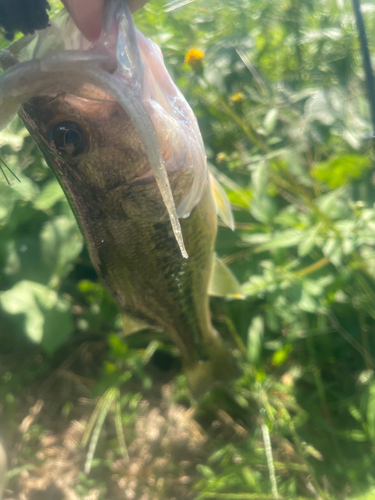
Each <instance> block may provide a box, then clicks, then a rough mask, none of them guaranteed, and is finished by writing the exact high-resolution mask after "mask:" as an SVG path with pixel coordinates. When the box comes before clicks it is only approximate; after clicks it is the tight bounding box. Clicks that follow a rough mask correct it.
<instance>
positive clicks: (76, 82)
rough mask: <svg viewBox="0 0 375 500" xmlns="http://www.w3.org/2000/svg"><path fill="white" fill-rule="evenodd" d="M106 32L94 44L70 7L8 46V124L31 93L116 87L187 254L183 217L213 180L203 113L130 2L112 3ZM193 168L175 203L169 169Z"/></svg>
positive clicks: (1, 87) (0, 123)
mask: <svg viewBox="0 0 375 500" xmlns="http://www.w3.org/2000/svg"><path fill="white" fill-rule="evenodd" d="M105 17H106V22H105V23H104V29H103V31H102V34H101V37H100V39H99V40H98V41H97V42H95V43H94V44H91V43H90V42H88V41H87V40H86V39H85V38H84V37H83V36H82V34H81V33H80V32H79V30H78V29H77V28H76V26H75V25H74V23H73V21H72V20H71V18H70V17H69V15H68V13H67V12H66V11H62V12H61V13H60V14H58V15H57V16H56V17H55V18H54V19H52V20H51V23H50V27H48V28H47V29H45V30H42V31H40V32H37V33H36V34H35V35H28V36H24V37H23V38H21V39H20V40H18V41H17V42H15V43H13V44H12V45H10V46H9V47H8V49H6V50H3V51H1V52H0V62H1V64H2V66H3V68H4V69H5V70H6V71H5V72H4V73H3V74H2V75H0V130H1V129H2V128H4V127H5V126H6V125H7V123H8V122H9V121H10V120H11V119H12V118H13V116H14V115H15V114H16V113H17V112H18V111H19V110H20V108H21V106H22V105H23V104H24V103H25V102H27V101H28V100H29V99H30V98H32V97H35V96H37V95H43V94H47V93H50V92H51V91H54V92H71V93H72V94H75V95H77V96H79V97H85V85H84V84H90V92H91V93H92V91H93V90H92V89H93V86H95V87H97V88H98V89H100V90H102V91H104V92H106V93H108V94H110V95H111V96H112V97H113V98H114V99H116V100H117V102H118V103H119V104H120V105H121V106H122V108H123V109H124V110H125V112H126V113H127V115H128V116H129V118H130V119H131V122H132V124H133V126H134V128H135V129H136V131H137V132H138V134H139V136H140V138H141V140H142V142H143V144H144V146H145V150H146V153H147V157H148V160H149V163H150V167H151V170H150V172H149V174H146V176H151V175H153V176H154V177H155V180H156V182H157V185H158V188H159V190H160V193H161V196H162V198H163V201H164V204H165V206H166V208H167V211H168V214H169V218H170V221H171V224H172V228H173V232H174V235H175V237H176V240H177V242H178V245H179V247H180V250H181V253H182V255H183V257H185V258H187V256H188V255H187V252H186V249H185V245H184V241H183V237H182V232H181V227H180V222H179V217H182V218H184V217H188V216H189V214H190V212H191V210H192V209H193V208H194V207H195V206H196V205H197V204H198V203H199V202H200V200H201V199H202V196H203V193H204V190H205V188H206V185H207V182H208V172H207V166H206V157H205V152H204V145H203V141H202V137H201V134H200V131H199V128H198V124H197V120H196V118H195V116H194V113H193V112H192V110H191V108H190V106H189V105H188V103H187V102H186V100H185V98H184V97H183V95H182V94H181V92H180V91H179V90H178V88H177V87H176V86H175V84H174V83H173V81H172V79H171V77H170V76H169V74H168V72H167V70H166V68H165V66H164V63H163V56H162V54H161V51H160V49H159V48H158V47H157V46H156V45H155V44H154V43H153V42H152V41H151V40H149V39H147V38H146V37H145V36H143V35H142V34H141V33H140V32H139V31H138V30H136V29H135V27H134V24H133V20H132V17H131V14H130V12H129V9H128V7H127V4H126V2H121V1H120V0H112V1H111V2H109V4H108V8H107V12H106V16H105ZM179 169H192V171H193V173H194V177H193V182H192V185H191V187H190V189H189V190H188V192H186V194H185V193H184V197H183V199H182V201H180V203H179V206H178V207H177V209H176V207H175V203H174V200H173V195H172V191H171V187H170V184H169V179H168V172H171V171H176V170H179Z"/></svg>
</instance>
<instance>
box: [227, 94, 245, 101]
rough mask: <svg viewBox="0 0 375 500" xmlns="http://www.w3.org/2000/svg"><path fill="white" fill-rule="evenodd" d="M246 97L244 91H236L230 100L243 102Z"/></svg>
mask: <svg viewBox="0 0 375 500" xmlns="http://www.w3.org/2000/svg"><path fill="white" fill-rule="evenodd" d="M244 99H245V96H244V95H243V93H242V92H236V93H235V94H233V95H232V96H231V97H230V100H231V101H232V102H241V101H243V100H244Z"/></svg>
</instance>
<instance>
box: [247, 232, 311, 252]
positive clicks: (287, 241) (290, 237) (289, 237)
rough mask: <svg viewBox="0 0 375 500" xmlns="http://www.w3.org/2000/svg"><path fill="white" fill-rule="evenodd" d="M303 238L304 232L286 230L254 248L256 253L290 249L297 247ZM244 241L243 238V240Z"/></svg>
mask: <svg viewBox="0 0 375 500" xmlns="http://www.w3.org/2000/svg"><path fill="white" fill-rule="evenodd" d="M304 237H305V232H304V231H300V230H298V229H286V230H285V231H282V232H278V233H275V234H274V235H273V236H272V238H271V239H270V241H268V242H267V243H263V244H262V245H260V246H259V247H257V248H256V250H255V251H256V252H264V251H265V250H276V249H277V248H290V247H294V246H296V245H298V244H299V243H300V242H301V241H302V240H303V239H304ZM244 239H245V238H244Z"/></svg>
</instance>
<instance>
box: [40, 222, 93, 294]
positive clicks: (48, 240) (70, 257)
mask: <svg viewBox="0 0 375 500" xmlns="http://www.w3.org/2000/svg"><path fill="white" fill-rule="evenodd" d="M40 239H41V250H42V256H43V262H44V263H45V265H47V266H48V268H49V269H50V270H51V282H50V283H51V285H52V286H56V283H58V282H59V281H60V280H61V279H62V278H64V277H65V276H66V275H67V274H68V273H69V271H70V269H71V267H72V263H73V262H74V261H75V259H76V258H77V256H78V255H79V253H80V252H81V250H82V247H83V238H82V235H81V233H80V231H79V229H78V226H77V223H76V222H75V220H74V219H73V217H71V218H70V217H67V216H60V217H56V218H54V219H52V220H51V221H50V222H48V223H47V224H46V225H45V226H44V228H43V230H42V232H41V235H40Z"/></svg>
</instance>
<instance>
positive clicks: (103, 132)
mask: <svg viewBox="0 0 375 500" xmlns="http://www.w3.org/2000/svg"><path fill="white" fill-rule="evenodd" d="M112 4H113V5H115V7H116V10H115V12H116V15H115V16H114V15H113V14H112V15H110V16H109V19H110V20H111V19H112V18H113V17H115V18H116V22H115V23H114V24H113V23H112V24H111V22H110V21H109V23H108V28H107V33H106V35H105V36H104V39H105V43H104V42H103V40H102V44H101V46H100V47H99V49H100V50H101V51H102V52H105V51H103V47H104V48H105V49H106V50H108V47H109V52H111V50H112V54H113V51H114V48H115V51H116V59H117V63H118V67H117V71H114V70H113V69H111V68H110V69H109V70H108V66H109V67H110V66H111V63H110V62H108V61H106V60H105V58H104V59H103V57H101V55H100V50H96V52H95V51H93V56H94V55H95V54H96V57H97V59H96V62H95V61H94V60H90V58H88V59H87V61H86V64H87V65H88V67H87V68H86V69H85V70H84V71H82V66H79V62H78V63H77V61H79V60H80V59H79V58H80V57H81V61H83V60H84V59H85V57H86V56H87V53H86V54H85V53H83V52H81V51H80V50H76V51H74V50H73V51H69V50H67V51H66V53H64V52H61V51H57V52H53V51H52V54H51V53H47V54H45V55H43V50H44V49H43V43H41V41H40V40H39V42H37V47H36V48H37V49H38V50H39V53H42V57H41V58H40V59H39V60H37V64H38V65H39V66H38V67H34V69H33V71H34V73H35V75H34V77H33V78H34V80H32V78H31V77H30V71H29V82H34V83H32V84H30V86H31V87H35V88H37V90H30V88H25V89H24V90H22V91H20V90H16V91H15V92H13V95H12V96H11V97H12V99H13V100H9V92H8V93H6V92H5V97H4V98H3V109H5V110H6V111H7V113H8V115H11V113H12V111H13V110H14V108H15V106H16V105H17V104H20V105H21V106H22V107H21V109H18V111H19V114H20V117H21V119H22V120H23V122H24V124H25V125H26V127H27V129H28V130H29V132H30V135H31V136H32V137H33V138H34V140H35V141H36V142H37V144H38V146H39V148H40V149H41V151H42V152H43V154H44V156H45V158H46V160H47V163H48V164H49V166H50V167H51V168H52V169H53V171H54V172H55V174H56V176H57V178H58V180H59V182H60V184H61V186H62V188H63V189H64V191H65V193H66V196H67V198H68V200H69V202H70V205H71V207H72V209H73V211H74V213H75V216H76V218H77V221H78V223H79V225H80V227H81V230H82V233H83V235H84V237H85V240H86V242H87V244H88V248H89V252H90V256H91V260H92V262H93V265H94V267H95V269H96V271H97V273H98V275H99V276H100V277H101V279H102V280H103V282H104V283H105V285H106V286H107V287H108V289H109V291H110V292H111V294H112V295H113V297H114V298H115V300H116V302H117V303H118V305H119V306H120V308H121V310H122V311H123V312H124V313H126V314H128V315H130V316H132V317H134V318H138V319H140V320H143V321H146V322H147V323H148V324H149V325H151V326H154V327H156V328H159V329H160V328H161V329H163V330H166V331H167V332H168V333H169V335H170V337H171V339H172V340H173V341H174V342H175V344H176V345H177V347H178V348H179V350H180V352H181V357H182V360H183V364H184V367H185V370H186V373H187V375H188V378H189V381H190V384H191V386H192V387H193V388H194V389H195V392H196V393H197V394H199V393H202V392H204V391H205V390H206V389H207V388H208V387H209V386H210V385H211V384H212V383H213V381H214V380H215V379H217V378H219V379H223V378H225V377H226V375H227V372H230V371H231V363H230V362H228V361H226V360H227V356H226V353H225V351H224V349H223V347H222V344H221V340H220V338H219V337H218V335H217V333H216V332H215V330H214V329H213V327H212V325H211V320H210V312H209V303H208V286H209V280H210V274H211V269H212V263H213V251H214V243H215V238H216V230H217V220H216V208H215V204H214V201H213V197H212V192H211V187H210V183H209V181H208V174H207V167H206V164H205V156H204V149H203V142H202V139H201V136H200V133H199V129H198V126H197V123H196V119H195V117H194V115H193V113H192V111H191V109H190V107H189V106H188V105H187V103H186V101H185V100H184V98H183V97H182V95H181V94H180V93H179V91H178V90H177V88H176V87H175V86H174V84H173V82H172V80H171V79H170V77H169V75H168V73H167V72H166V69H165V67H164V64H163V61H162V58H161V54H160V51H158V49H157V48H155V45H153V44H151V42H149V41H147V39H145V38H144V37H143V36H142V35H140V34H138V35H135V32H134V29H133V28H132V25H131V23H132V21H131V17H129V16H130V14H129V13H128V12H125V13H123V12H122V10H121V9H122V8H123V7H120V8H119V4H118V3H117V2H116V1H114V2H112ZM125 8H126V7H125ZM70 26H71V25H70ZM53 28H54V27H53ZM135 36H136V37H137V39H135ZM74 37H76V42H75V47H77V37H79V35H77V33H75V34H74V35H72V37H71V38H72V39H73V40H74ZM45 41H46V37H45V38H44V42H45ZM16 43H18V42H16ZM38 43H39V48H38ZM82 43H85V42H82V40H80V41H79V43H78V45H79V46H78V49H82ZM64 44H66V40H64ZM21 46H22V48H21V49H20V50H18V54H20V53H21V54H25V52H26V51H27V45H25V44H23V45H22V44H21ZM36 48H35V46H34V48H33V50H34V53H35V50H36ZM66 48H67V47H65V49H66ZM69 48H70V47H68V49H69ZM139 48H140V50H141V54H142V57H141V58H140V56H139V52H138V50H139ZM96 49H98V47H96ZM14 53H15V51H13V54H14ZM64 56H65V57H64ZM69 57H70V59H69ZM109 60H110V58H109ZM56 61H58V62H57V63H56ZM35 62H36V61H35V60H34V61H33V63H35ZM23 64H30V63H23ZM64 64H65V71H63V69H62V68H64ZM90 64H91V66H90ZM21 65H22V64H21ZM105 65H107V67H105ZM10 71H17V66H16V67H15V68H13V70H10ZM18 71H21V70H18ZM38 71H39V72H40V73H39V76H38ZM43 71H44V73H45V76H46V79H45V81H44V82H41V79H40V76H41V73H42V72H43ZM21 72H22V71H21ZM1 78H3V80H1ZM11 80H12V75H10V76H9V73H8V75H2V77H0V97H1V91H2V90H3V94H4V89H6V88H7V87H6V85H8V86H10V85H11V83H10V82H11ZM17 81H18V80H17ZM26 87H27V86H26ZM7 99H8V100H7ZM4 103H5V104H4ZM15 103H16V104H15ZM0 104H1V102H0ZM0 110H1V106H0ZM155 143H156V145H155ZM159 164H160V165H161V166H160V169H159ZM163 176H164V177H163ZM168 193H171V195H172V196H173V199H172V198H171V197H170V198H168V196H169V194H168ZM171 199H172V205H173V206H172V208H171V207H170V205H168V203H170V200H171ZM175 207H176V208H175ZM173 211H175V212H173ZM174 214H175V215H176V214H177V215H178V217H179V221H178V223H177V224H176V221H174V219H173V217H174ZM176 228H177V229H176ZM179 231H180V233H179ZM181 241H183V244H181ZM184 251H186V252H187V255H189V258H184ZM185 256H186V255H185Z"/></svg>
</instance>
